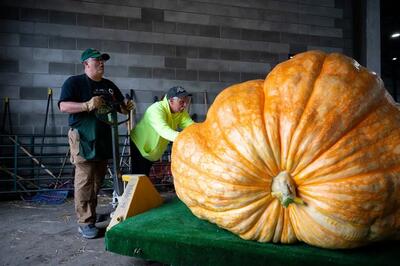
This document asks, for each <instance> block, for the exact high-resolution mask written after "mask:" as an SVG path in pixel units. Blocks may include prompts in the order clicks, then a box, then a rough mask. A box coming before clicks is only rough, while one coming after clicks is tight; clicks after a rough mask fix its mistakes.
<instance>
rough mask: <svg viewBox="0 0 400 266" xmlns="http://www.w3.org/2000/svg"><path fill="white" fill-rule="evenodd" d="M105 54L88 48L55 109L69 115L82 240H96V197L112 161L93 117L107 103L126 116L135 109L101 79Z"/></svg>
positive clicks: (106, 131) (104, 130) (105, 131)
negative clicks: (78, 71)
mask: <svg viewBox="0 0 400 266" xmlns="http://www.w3.org/2000/svg"><path fill="white" fill-rule="evenodd" d="M108 59H110V56H109V55H108V54H102V53H100V52H99V51H98V50H95V49H92V48H89V49H86V50H85V51H84V52H83V53H82V55H81V63H82V64H83V66H84V71H85V74H82V75H77V76H72V77H69V78H68V79H67V80H66V81H65V82H64V84H63V86H62V89H61V96H60V100H59V102H58V106H59V108H60V110H61V112H66V113H68V114H69V122H68V124H69V126H70V130H69V131H68V139H69V145H70V151H71V162H72V163H73V164H74V166H75V180H74V188H75V193H74V197H75V212H76V214H77V218H78V224H79V228H78V231H79V232H80V233H81V235H82V236H83V237H85V238H95V237H96V236H97V234H98V229H97V228H96V227H95V221H96V206H97V193H98V192H99V190H100V187H101V183H102V181H103V179H104V176H105V174H106V171H107V160H108V159H110V158H112V138H111V128H110V126H109V125H107V124H106V123H104V122H101V121H100V120H99V119H97V117H96V111H98V110H99V109H101V108H102V107H104V104H105V103H106V102H117V103H120V105H119V111H120V112H121V113H124V114H127V113H128V112H129V111H130V110H132V109H133V108H134V104H133V102H132V101H130V100H126V99H124V97H123V96H122V93H121V91H120V90H119V89H118V87H117V86H116V85H115V84H114V83H113V82H112V81H110V80H108V79H105V78H103V75H104V62H105V61H107V60H108Z"/></svg>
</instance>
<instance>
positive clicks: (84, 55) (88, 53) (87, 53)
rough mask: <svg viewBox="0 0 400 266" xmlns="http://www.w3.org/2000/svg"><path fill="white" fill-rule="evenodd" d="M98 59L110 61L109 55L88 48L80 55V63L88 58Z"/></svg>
mask: <svg viewBox="0 0 400 266" xmlns="http://www.w3.org/2000/svg"><path fill="white" fill-rule="evenodd" d="M99 57H101V58H102V59H103V60H104V61H107V60H108V59H110V55H109V54H102V53H100V52H99V51H98V50H96V49H93V48H88V49H86V50H85V51H83V53H82V55H81V63H83V61H85V60H86V59H88V58H99Z"/></svg>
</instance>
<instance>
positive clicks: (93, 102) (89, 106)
mask: <svg viewBox="0 0 400 266" xmlns="http://www.w3.org/2000/svg"><path fill="white" fill-rule="evenodd" d="M102 105H104V100H103V98H101V96H94V97H92V99H90V100H89V101H87V102H84V103H83V105H82V112H91V111H93V110H94V109H97V108H99V107H101V106H102Z"/></svg>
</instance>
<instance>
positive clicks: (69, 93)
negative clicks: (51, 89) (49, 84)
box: [58, 74, 124, 127]
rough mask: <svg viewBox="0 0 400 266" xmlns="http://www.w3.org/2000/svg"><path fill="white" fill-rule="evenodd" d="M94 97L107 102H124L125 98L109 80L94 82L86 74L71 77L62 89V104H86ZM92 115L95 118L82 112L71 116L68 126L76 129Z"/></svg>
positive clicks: (92, 113)
mask: <svg viewBox="0 0 400 266" xmlns="http://www.w3.org/2000/svg"><path fill="white" fill-rule="evenodd" d="M93 96H102V97H103V99H104V100H105V101H106V102H110V101H113V102H122V101H123V100H124V97H123V96H122V93H121V91H120V90H119V89H118V87H117V86H116V85H115V84H114V83H113V82H112V81H110V80H108V79H102V80H101V81H94V80H92V79H90V78H89V77H88V76H87V75H86V74H82V75H77V76H72V77H69V78H68V79H67V80H66V81H65V82H64V84H63V86H62V88H61V95H60V100H59V101H58V105H59V106H60V102H86V101H89V100H90V99H91V98H92V97H93ZM87 115H91V116H93V118H95V115H94V112H91V113H89V114H88V113H87V112H81V113H76V114H70V115H69V119H68V122H69V123H68V124H69V126H71V127H74V125H75V124H76V123H78V122H79V120H81V119H82V118H83V116H87Z"/></svg>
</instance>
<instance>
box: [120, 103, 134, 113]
mask: <svg viewBox="0 0 400 266" xmlns="http://www.w3.org/2000/svg"><path fill="white" fill-rule="evenodd" d="M132 110H136V104H135V102H134V101H132V100H130V99H125V100H124V104H121V113H123V114H125V115H126V114H128V113H129V111H132Z"/></svg>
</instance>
